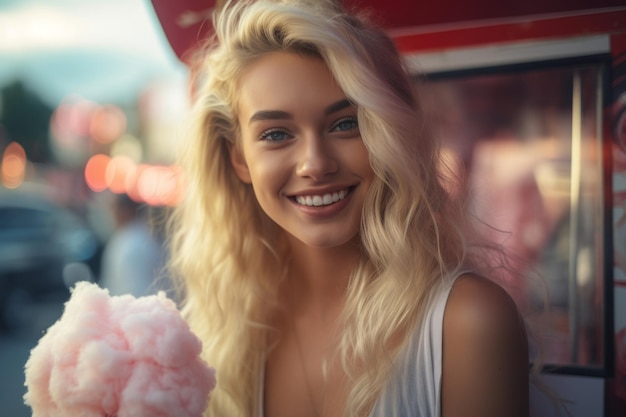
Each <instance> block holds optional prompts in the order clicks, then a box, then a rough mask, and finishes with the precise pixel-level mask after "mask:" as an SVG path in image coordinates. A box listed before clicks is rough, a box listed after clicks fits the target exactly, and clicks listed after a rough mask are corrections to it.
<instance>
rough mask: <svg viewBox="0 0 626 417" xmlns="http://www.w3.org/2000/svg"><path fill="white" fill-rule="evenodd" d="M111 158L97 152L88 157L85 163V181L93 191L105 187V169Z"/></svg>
mask: <svg viewBox="0 0 626 417" xmlns="http://www.w3.org/2000/svg"><path fill="white" fill-rule="evenodd" d="M110 161H111V158H110V157H109V156H107V155H104V154H97V155H94V156H92V157H91V158H89V160H88V161H87V164H86V165H85V182H86V183H87V186H88V187H89V188H90V189H91V190H92V191H95V192H100V191H104V190H106V189H107V187H108V185H107V181H106V171H107V166H108V165H109V162H110Z"/></svg>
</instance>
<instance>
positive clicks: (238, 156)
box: [228, 145, 252, 184]
mask: <svg viewBox="0 0 626 417" xmlns="http://www.w3.org/2000/svg"><path fill="white" fill-rule="evenodd" d="M228 153H229V154H230V163H231V165H232V166H233V169H234V170H235V174H237V176H238V177H239V179H240V180H241V181H242V182H244V183H246V184H251V183H252V179H251V178H250V170H249V169H248V164H247V163H246V158H245V157H244V156H243V152H242V151H241V149H240V147H239V146H237V145H231V146H229V147H228Z"/></svg>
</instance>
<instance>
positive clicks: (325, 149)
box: [296, 133, 339, 181]
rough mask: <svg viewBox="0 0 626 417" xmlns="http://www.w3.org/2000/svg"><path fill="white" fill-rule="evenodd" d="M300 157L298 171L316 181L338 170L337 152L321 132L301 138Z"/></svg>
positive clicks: (299, 173)
mask: <svg viewBox="0 0 626 417" xmlns="http://www.w3.org/2000/svg"><path fill="white" fill-rule="evenodd" d="M299 145H300V146H299V147H298V148H299V158H298V166H297V169H296V173H297V174H298V175H299V176H301V177H309V178H312V179H314V180H316V181H320V180H322V179H323V178H324V177H325V176H327V175H329V174H333V173H335V172H337V169H338V168H339V164H338V163H337V159H336V155H335V152H333V148H332V145H331V144H330V143H329V141H328V139H327V138H325V137H324V136H323V135H320V134H314V133H311V134H306V135H304V136H303V137H302V138H301V140H300V144H299Z"/></svg>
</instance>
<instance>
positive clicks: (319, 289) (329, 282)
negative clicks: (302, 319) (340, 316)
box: [284, 241, 360, 314]
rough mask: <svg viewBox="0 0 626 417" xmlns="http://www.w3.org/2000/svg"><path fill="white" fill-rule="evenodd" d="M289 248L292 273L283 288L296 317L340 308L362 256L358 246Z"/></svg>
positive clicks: (298, 244)
mask: <svg viewBox="0 0 626 417" xmlns="http://www.w3.org/2000/svg"><path fill="white" fill-rule="evenodd" d="M355 242H356V241H355ZM290 247H291V257H290V264H289V268H290V272H289V277H288V280H287V282H286V285H285V288H284V289H285V292H284V296H285V298H284V299H285V300H286V301H287V305H288V306H289V307H290V309H292V310H293V312H294V313H295V314H307V313H315V312H318V313H319V314H324V313H325V312H328V311H333V310H335V309H336V308H339V309H340V308H341V306H343V301H344V299H345V295H346V291H347V288H348V282H349V280H350V275H351V274H352V271H353V270H354V268H355V267H356V265H357V263H358V260H359V257H360V248H359V247H358V245H357V244H356V243H354V242H350V243H348V244H346V245H343V246H341V247H333V248H313V247H310V246H305V245H302V244H301V243H300V242H293V243H292V244H291V246H290Z"/></svg>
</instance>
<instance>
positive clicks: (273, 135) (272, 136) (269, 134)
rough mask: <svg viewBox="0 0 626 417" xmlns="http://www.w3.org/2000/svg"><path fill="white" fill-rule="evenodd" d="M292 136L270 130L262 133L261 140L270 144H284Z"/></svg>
mask: <svg viewBox="0 0 626 417" xmlns="http://www.w3.org/2000/svg"><path fill="white" fill-rule="evenodd" d="M289 138H290V136H289V134H288V133H287V132H285V131H282V130H279V129H270V130H266V131H265V132H263V133H261V135H260V136H259V139H260V140H266V141H269V142H282V141H284V140H286V139H289Z"/></svg>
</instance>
